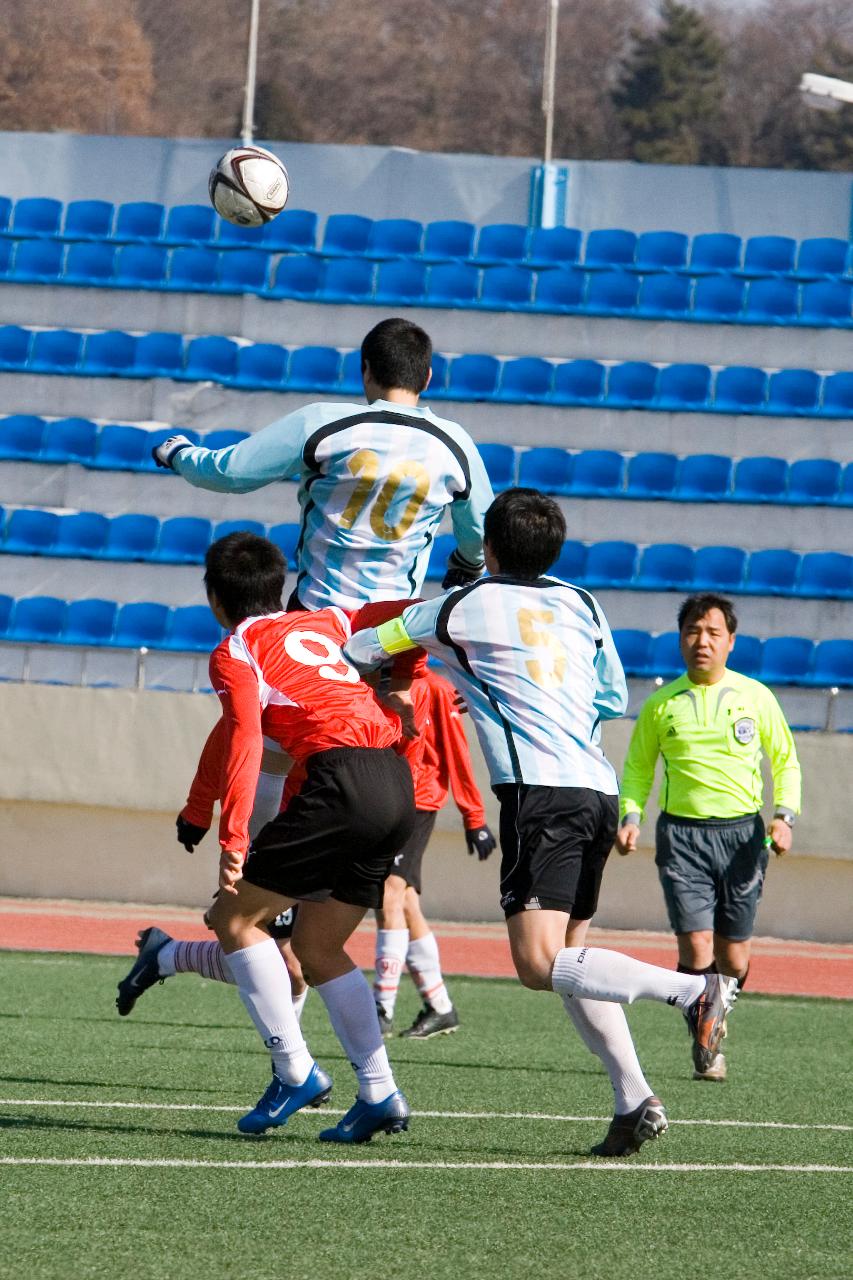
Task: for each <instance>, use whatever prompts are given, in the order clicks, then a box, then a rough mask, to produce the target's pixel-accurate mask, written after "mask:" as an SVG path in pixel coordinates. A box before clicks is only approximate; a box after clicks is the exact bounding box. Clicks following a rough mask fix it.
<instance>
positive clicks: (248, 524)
mask: <svg viewBox="0 0 853 1280" xmlns="http://www.w3.org/2000/svg"><path fill="white" fill-rule="evenodd" d="M229 533H253V534H255V536H256V537H258V538H265V537H266V536H267V527H266V525H265V524H264V523H263V522H262V521H261V520H220V521H219V523H218V524H216V525H214V526H213V536H212V538H211V541H212V542H218V541H219V539H220V538H227V537H228V535H229Z"/></svg>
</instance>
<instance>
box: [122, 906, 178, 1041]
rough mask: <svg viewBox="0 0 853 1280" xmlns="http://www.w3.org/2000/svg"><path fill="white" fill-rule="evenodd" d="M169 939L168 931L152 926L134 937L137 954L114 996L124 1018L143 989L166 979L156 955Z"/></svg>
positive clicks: (145, 989)
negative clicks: (161, 972)
mask: <svg viewBox="0 0 853 1280" xmlns="http://www.w3.org/2000/svg"><path fill="white" fill-rule="evenodd" d="M171 941H172V939H171V938H170V937H169V934H168V933H164V932H163V930H162V929H157V928H156V927H154V926H152V927H151V928H150V929H143V930H142V932H141V933H140V935H139V937H138V938H137V939H136V945H137V948H138V950H139V955H138V956H137V957H136V960H135V961H134V963H133V967H132V968H131V970H130V973H129V974H128V975H127V977H126V978H122V980H121V982H120V983H119V984H118V995H117V996H116V1008H117V1009H118V1011H119V1013H120V1014H121V1016H122V1017H123V1018H126V1017H127V1015H128V1014H129V1013H130V1011H131V1009H132V1008H133V1006H134V1005H135V1004H136V1002H137V1000H138V999H139V997H140V996H141V995H142V993H143V991H147V990H148V988H149V987H153V986H154V983H155V982H165V981H166V979H165V978H163V977H161V976H160V970H159V969H158V967H157V957H158V955H159V954H160V952H161V951H162V950H163V948H164V947H165V945H166V943H167V942H171Z"/></svg>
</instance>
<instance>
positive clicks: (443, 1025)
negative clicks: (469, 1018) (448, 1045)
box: [400, 1004, 459, 1040]
mask: <svg viewBox="0 0 853 1280" xmlns="http://www.w3.org/2000/svg"><path fill="white" fill-rule="evenodd" d="M458 1026H459V1014H458V1013H457V1012H456V1010H455V1009H454V1008H453V1005H451V1006H450V1008H449V1009H448V1011H447V1013H438V1012H437V1011H436V1010H435V1009H433V1007H432V1005H431V1004H425V1005H424V1007H423V1008H422V1009H421V1011H420V1013H419V1014H418V1016H417V1017H416V1018H415V1020H414V1022H413V1023H412V1025H411V1026H410V1027H407V1028H406V1030H405V1031H401V1032H400V1035H401V1037H402V1038H403V1039H404V1040H429V1038H430V1037H431V1036H449V1035H450V1033H451V1031H455V1030H456V1028H457V1027H458Z"/></svg>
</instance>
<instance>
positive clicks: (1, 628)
mask: <svg viewBox="0 0 853 1280" xmlns="http://www.w3.org/2000/svg"><path fill="white" fill-rule="evenodd" d="M14 608H15V601H14V599H13V597H12V596H7V595H0V636H6V635H8V633H9V624H10V622H11V621H12V612H13V610H14Z"/></svg>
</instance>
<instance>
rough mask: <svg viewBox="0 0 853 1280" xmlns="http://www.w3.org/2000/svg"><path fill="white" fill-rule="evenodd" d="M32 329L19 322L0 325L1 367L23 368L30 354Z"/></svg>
mask: <svg viewBox="0 0 853 1280" xmlns="http://www.w3.org/2000/svg"><path fill="white" fill-rule="evenodd" d="M32 338H33V335H32V331H31V330H30V329H22V328H21V327H20V325H17V324H5V325H3V326H2V327H0V369H23V368H24V367H25V365H26V363H27V360H28V358H29V354H30V344H31V343H32Z"/></svg>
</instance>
